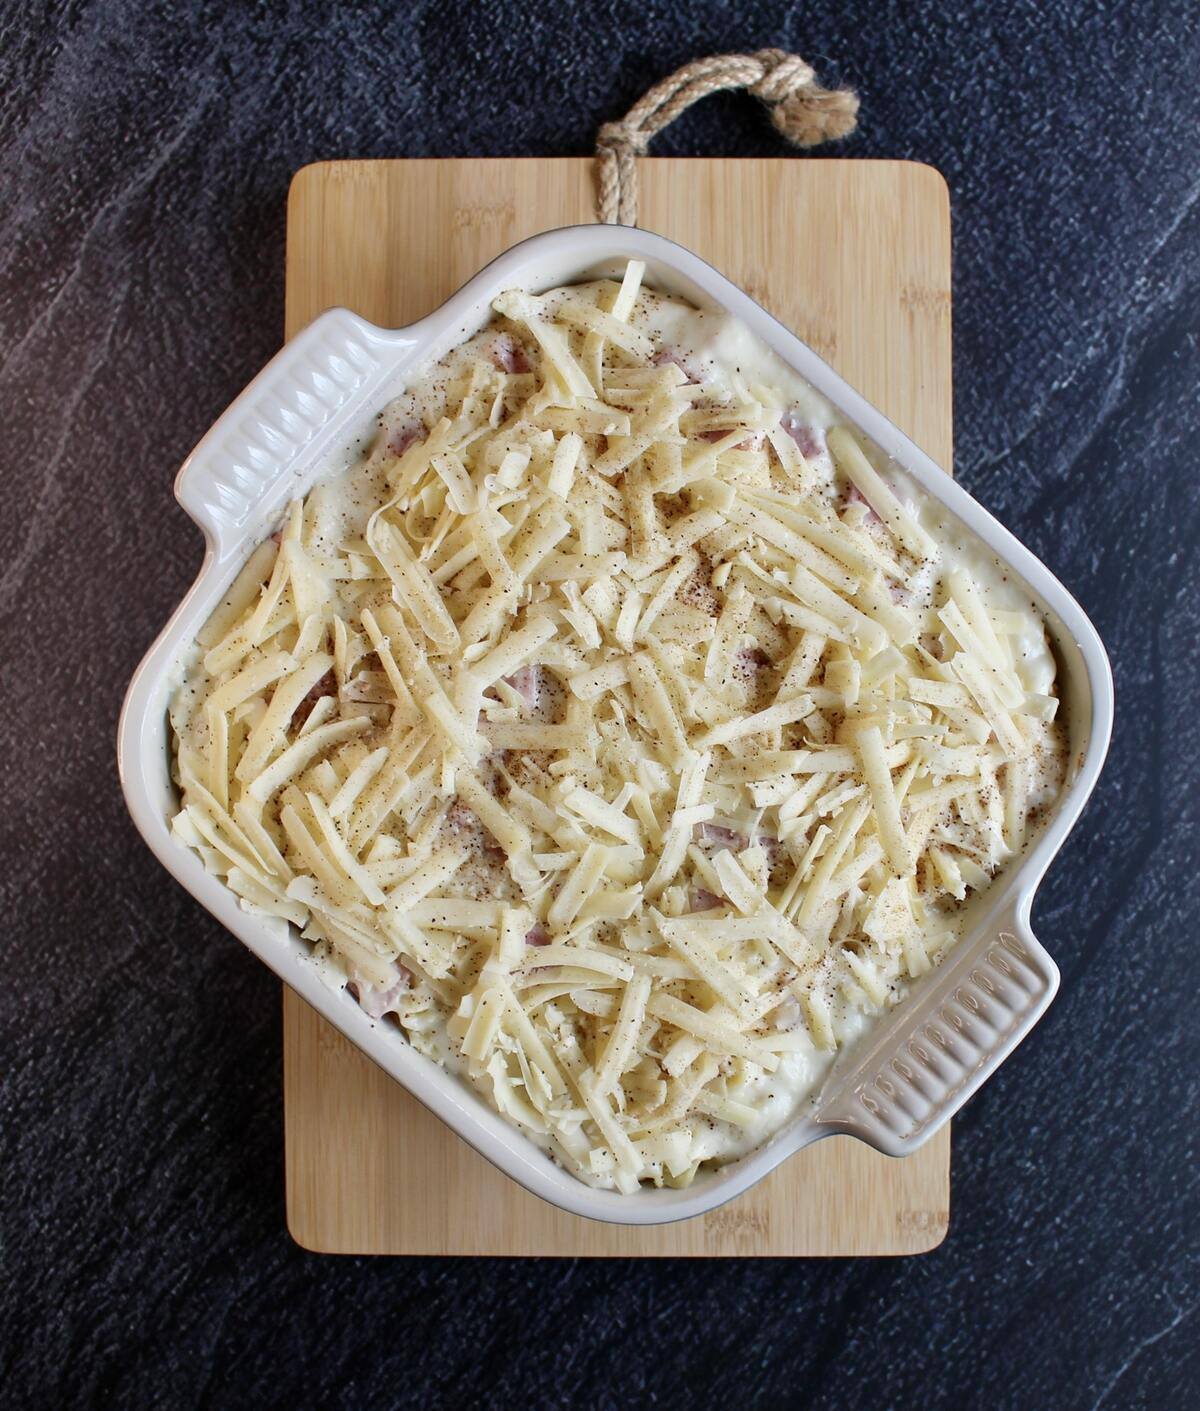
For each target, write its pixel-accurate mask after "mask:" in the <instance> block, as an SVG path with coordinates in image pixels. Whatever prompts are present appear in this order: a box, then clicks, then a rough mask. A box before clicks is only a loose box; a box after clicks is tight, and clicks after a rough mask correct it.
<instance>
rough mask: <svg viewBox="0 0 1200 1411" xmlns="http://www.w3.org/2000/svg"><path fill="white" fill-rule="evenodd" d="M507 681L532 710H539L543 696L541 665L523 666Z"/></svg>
mask: <svg viewBox="0 0 1200 1411" xmlns="http://www.w3.org/2000/svg"><path fill="white" fill-rule="evenodd" d="M504 679H505V681H507V682H508V684H509V685H510V686H511V687H512V688H513V690H514V691H516V693H517V695H519V696H520V697H521V699H522V700H523V701H524V702H525V704H526V705H527V706H528V707H529V709H530V710H537V708H538V705H539V703H540V702H541V698H542V670H541V667H539V666H522V667H521V668H520V669H519V670H517V671H514V672H513V674H512V675H511V676H506V677H505V678H504Z"/></svg>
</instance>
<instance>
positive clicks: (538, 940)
mask: <svg viewBox="0 0 1200 1411" xmlns="http://www.w3.org/2000/svg"><path fill="white" fill-rule="evenodd" d="M525 944H526V945H527V946H548V945H549V944H550V932H549V931H547V930H546V928H545V927H544V926H543V925H542V923H541V922H540V921H537V922H535V923H534V924H533V925H532V926H531V927H530V928H529V930H528V931H526V932H525Z"/></svg>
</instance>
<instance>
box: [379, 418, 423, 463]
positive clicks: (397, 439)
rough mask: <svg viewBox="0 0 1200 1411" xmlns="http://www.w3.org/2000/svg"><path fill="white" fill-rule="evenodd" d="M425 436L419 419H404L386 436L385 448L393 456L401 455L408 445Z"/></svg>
mask: <svg viewBox="0 0 1200 1411" xmlns="http://www.w3.org/2000/svg"><path fill="white" fill-rule="evenodd" d="M424 437H425V428H424V427H423V426H422V425H421V423H420V422H419V421H406V422H404V424H403V425H402V426H397V427H396V429H395V430H394V431H393V432H392V434H391V435H390V436H389V437H388V442H387V448H388V450H389V451H391V453H392V455H394V456H402V455H403V454H404V453H405V451H407V450H408V448H409V447H410V446H413V445H415V444H416V443H417V442H418V441H421V440H423V439H424Z"/></svg>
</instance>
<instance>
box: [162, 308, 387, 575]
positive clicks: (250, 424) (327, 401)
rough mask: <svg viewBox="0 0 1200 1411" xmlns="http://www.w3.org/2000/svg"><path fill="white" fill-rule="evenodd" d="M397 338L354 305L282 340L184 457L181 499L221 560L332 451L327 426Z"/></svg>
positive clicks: (366, 388)
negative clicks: (319, 458)
mask: <svg viewBox="0 0 1200 1411" xmlns="http://www.w3.org/2000/svg"><path fill="white" fill-rule="evenodd" d="M389 341H390V347H391V350H392V352H391V357H390V358H389V357H388V356H387V352H388V347H389ZM396 343H397V335H396V334H394V333H393V334H391V335H386V334H384V332H383V330H381V329H377V328H376V327H375V326H374V325H373V324H370V323H367V322H366V320H365V319H361V318H359V317H358V316H357V315H356V314H353V313H351V312H350V310H349V309H329V310H328V311H327V312H325V313H323V314H321V315H320V316H319V317H318V318H316V319H314V320H313V322H312V323H310V324H309V325H308V327H307V328H305V329H303V330H302V331H301V332H300V333H298V334H297V335H296V336H295V337H294V338H293V339H292V340H291V342H289V343H287V344H286V345H285V346H284V347H283V348H281V349H280V351H279V352H278V353H276V355H275V356H274V357H273V358H272V359H271V361H270V362H269V363H268V364H267V365H266V367H264V368H263V370H262V371H261V372H260V373H259V374H258V376H257V377H255V378H254V380H253V381H252V382H251V383H250V384H249V385H248V386H247V387H246V389H245V390H244V391H243V392H242V393H241V394H240V395H239V396H238V397H237V398H236V399H235V400H234V401H233V402H232V403H231V404H230V405H229V407H228V408H227V409H226V410H225V412H224V413H223V414H222V415H221V416H220V418H219V419H218V420H217V421H216V422H215V423H214V424H213V426H212V427H211V428H210V430H209V431H208V432H207V434H206V435H205V437H204V439H203V440H202V441H201V442H200V443H199V445H198V446H197V447H196V449H195V450H194V451H193V452H192V453H191V455H190V456H189V457H188V458H187V460H186V461H184V463H183V466H182V468H181V470H180V471H179V474H178V476H177V477H176V479H175V498H176V499H177V500H178V501H179V503H180V504H181V505H182V506H183V508H184V509H185V510H186V511H187V513H188V514H189V515H190V516H191V517H192V519H194V520H195V521H196V523H197V524H198V525H199V526H200V528H201V529H202V530H203V531H204V533H205V536H206V538H207V539H208V541H209V544H210V546H211V548H212V551H213V553H214V555H215V556H216V558H217V559H218V560H220V559H223V558H224V557H225V556H226V555H227V554H229V553H232V552H233V551H234V550H235V549H236V548H238V547H239V546H240V545H242V544H244V542H245V531H246V526H247V525H248V524H250V523H251V522H255V521H261V520H262V519H263V518H264V517H265V516H266V515H268V514H270V513H274V512H277V511H278V509H279V508H280V507H281V506H282V505H283V504H284V503H285V502H286V501H287V500H288V499H289V498H290V497H291V496H292V495H293V494H295V493H296V475H300V474H302V473H303V471H304V470H305V469H306V468H307V467H308V466H309V465H311V464H312V462H313V460H314V458H315V457H316V456H319V455H320V454H322V453H323V452H325V451H326V450H327V449H328V446H327V443H328V441H329V439H330V438H329V435H328V434H323V433H326V432H327V429H328V428H330V426H331V424H333V425H336V422H335V419H336V418H338V416H339V414H340V413H342V412H343V411H344V410H345V408H346V406H347V403H350V402H358V401H363V400H364V399H365V398H366V397H367V396H368V395H369V394H370V392H371V391H372V390H373V389H375V388H376V387H377V386H378V384H379V383H380V381H381V380H382V379H383V377H384V376H386V375H387V373H388V372H389V371H390V370H391V367H392V366H394V363H395V348H396ZM289 472H295V474H290V473H289Z"/></svg>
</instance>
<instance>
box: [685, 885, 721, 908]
mask: <svg viewBox="0 0 1200 1411" xmlns="http://www.w3.org/2000/svg"><path fill="white" fill-rule="evenodd" d="M724 905H725V903H724V902H723V901H722V900H721V898H720V897H719V896H717V894H716V893H715V892H709V891H706V890H705V888H703V887H693V888H692V890H691V892H690V893H689V895H688V910H689V911H711V910H712V909H713V907H714V906H724Z"/></svg>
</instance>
